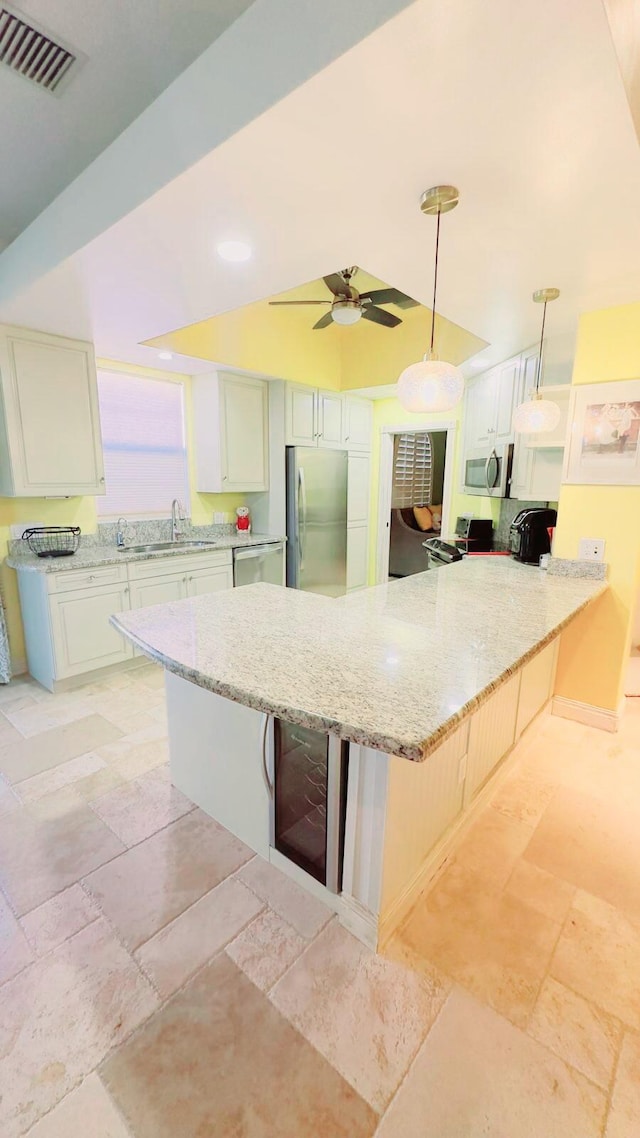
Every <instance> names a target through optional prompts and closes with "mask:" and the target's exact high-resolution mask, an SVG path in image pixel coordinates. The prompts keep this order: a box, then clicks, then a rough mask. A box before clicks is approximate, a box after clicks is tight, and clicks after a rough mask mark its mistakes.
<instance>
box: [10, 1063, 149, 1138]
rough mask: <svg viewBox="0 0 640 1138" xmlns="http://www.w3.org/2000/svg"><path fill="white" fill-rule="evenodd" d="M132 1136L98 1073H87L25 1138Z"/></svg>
mask: <svg viewBox="0 0 640 1138" xmlns="http://www.w3.org/2000/svg"><path fill="white" fill-rule="evenodd" d="M82 1136H86V1138H133V1136H132V1135H131V1131H130V1130H129V1128H128V1126H126V1124H125V1122H124V1119H123V1118H122V1115H121V1114H120V1112H119V1111H118V1110H116V1108H115V1106H114V1104H113V1101H112V1099H111V1098H110V1096H109V1095H108V1093H107V1091H106V1090H105V1089H104V1086H103V1085H102V1082H101V1080H100V1079H99V1077H98V1075H95V1074H94V1075H89V1077H88V1078H87V1079H85V1080H84V1082H83V1083H80V1086H79V1087H76V1089H75V1090H73V1091H71V1093H70V1094H68V1095H67V1096H66V1098H63V1100H62V1102H60V1103H58V1105H57V1106H55V1107H54V1108H53V1110H52V1111H51V1113H50V1114H47V1116H46V1117H45V1118H42V1119H41V1120H40V1122H36V1124H35V1126H33V1127H32V1128H31V1130H30V1131H29V1133H28V1135H27V1138H82Z"/></svg>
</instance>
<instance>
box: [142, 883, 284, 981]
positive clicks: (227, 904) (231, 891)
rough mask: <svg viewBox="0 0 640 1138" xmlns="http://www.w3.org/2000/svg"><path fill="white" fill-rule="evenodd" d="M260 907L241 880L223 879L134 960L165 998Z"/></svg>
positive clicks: (157, 935) (228, 939) (212, 954)
mask: <svg viewBox="0 0 640 1138" xmlns="http://www.w3.org/2000/svg"><path fill="white" fill-rule="evenodd" d="M262 906H263V902H262V901H260V900H259V899H258V898H257V897H256V895H255V893H252V892H251V890H250V889H247V887H246V885H243V884H242V882H241V881H239V880H238V879H237V878H231V879H227V880H226V881H223V882H222V883H221V884H220V885H218V886H217V887H216V888H215V889H212V890H211V892H210V893H206V894H205V896H204V897H201V898H200V900H199V901H196V903H195V905H192V906H191V908H189V909H186V910H185V912H184V913H180V915H179V916H178V917H176V919H175V920H174V921H172V922H171V924H170V925H166V926H165V928H163V929H161V930H160V932H159V933H156V935H155V936H153V937H151V940H148V941H147V942H146V944H143V945H142V947H141V948H139V949H138V951H137V952H136V959H137V960H138V961H139V962H140V964H141V965H142V967H143V969H144V970H145V972H146V973H147V975H148V976H150V977H151V979H152V981H153V983H154V984H155V985H156V988H157V989H158V991H159V992H160V995H161V996H162V997H163V999H167V998H168V997H169V996H172V995H173V993H174V992H175V991H176V990H177V989H178V988H180V987H182V985H183V984H184V982H185V980H188V979H189V977H190V976H192V975H193V973H194V972H196V971H197V970H198V968H202V966H203V964H206V963H207V961H208V960H211V958H212V956H215V955H216V953H217V952H219V951H220V949H221V948H224V946H225V945H226V944H228V942H229V941H230V940H232V939H233V938H234V937H235V936H236V935H237V934H238V932H239V931H240V930H241V929H243V928H244V927H245V925H247V924H248V923H249V921H252V920H253V918H254V917H255V916H256V915H257V914H258V913H259V912H260V911H261V909H262Z"/></svg>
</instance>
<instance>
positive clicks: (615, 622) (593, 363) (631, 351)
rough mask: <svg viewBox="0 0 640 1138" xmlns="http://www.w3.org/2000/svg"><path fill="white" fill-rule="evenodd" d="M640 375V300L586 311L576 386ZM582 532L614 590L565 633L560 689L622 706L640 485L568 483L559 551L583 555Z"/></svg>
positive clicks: (639, 568)
mask: <svg viewBox="0 0 640 1138" xmlns="http://www.w3.org/2000/svg"><path fill="white" fill-rule="evenodd" d="M638 377H640V303H636V304H627V305H623V306H620V307H616V308H608V309H601V310H599V311H597V312H588V313H585V314H584V315H583V316H582V317H581V319H580V323H579V328H578V340H577V345H576V358H575V363H574V370H573V383H574V384H585V383H604V382H608V381H614V380H620V379H637V378H638ZM581 537H602V538H604V540H605V553H604V559H605V561H606V562H607V565H608V567H609V568H608V580H609V589H608V590H607V592H606V593H605V594H604V595H603V596H602V597H600V598H599V599H598V600H597V601H595V602H594V604H593V605H591V606H590V607H589V609H588V610H587V611H586V612H585V613H583V614H581V615H580V616H579V617H577V618H576V620H574V621H573V623H572V624H571V625H570V626H569V628H568V629H567V630H566V632H565V633H564V634H563V637H562V647H561V650H560V655H559V659H558V672H557V678H556V694H558V695H561V696H564V697H566V698H568V699H574V700H578V701H580V702H582V703H588V704H592V705H594V706H596V707H601V708H604V709H606V710H609V711H614V712H615V711H617V710H618V708H619V706H620V702H621V700H622V697H623V694H624V690H623V689H624V674H625V668H626V665H627V658H628V656H629V651H630V646H631V634H632V623H633V616H634V612H635V605H636V601H637V597H638V590H639V588H640V486H573V485H572V486H563V487H562V490H561V493H560V501H559V504H558V524H557V527H556V532H555V536H554V547H553V551H554V554H555V555H556V556H559V557H577V556H578V541H579V539H580V538H581Z"/></svg>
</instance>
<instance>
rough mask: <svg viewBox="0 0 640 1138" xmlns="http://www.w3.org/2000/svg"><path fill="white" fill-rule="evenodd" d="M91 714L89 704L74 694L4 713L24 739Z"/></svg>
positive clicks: (91, 710)
mask: <svg viewBox="0 0 640 1138" xmlns="http://www.w3.org/2000/svg"><path fill="white" fill-rule="evenodd" d="M92 714H93V708H92V707H91V706H90V704H88V703H87V702H86V701H85V700H84V699H83V698H82V696H79V695H78V694H75V693H71V694H69V695H59V696H58V697H57V698H56V699H52V700H49V701H47V702H42V703H34V704H29V706H28V707H22V708H19V709H16V710H11V711H8V712H6V716H7V719H8V720H9V722H10V723H12V724H13V726H14V727H16V728H17V730H18V731H19V732H20V734H21V735H23V736H24V737H25V738H29V737H30V736H32V735H39V734H41V732H43V731H50V730H51V728H52V727H61V726H62V725H63V724H65V723H73V722H74V721H75V720H76V719H86V717H87V716H89V715H92Z"/></svg>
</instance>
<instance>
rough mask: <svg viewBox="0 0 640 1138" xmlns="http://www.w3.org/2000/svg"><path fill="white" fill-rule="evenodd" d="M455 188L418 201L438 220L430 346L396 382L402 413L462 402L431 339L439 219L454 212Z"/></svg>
mask: <svg viewBox="0 0 640 1138" xmlns="http://www.w3.org/2000/svg"><path fill="white" fill-rule="evenodd" d="M458 197H459V195H458V191H457V189H456V188H455V186H434V187H433V188H432V189H431V190H426V191H425V193H424V194H423V195H422V197H421V199H420V209H421V210H422V212H423V213H427V214H429V215H431V216H435V217H437V219H438V224H437V229H436V256H435V266H434V274H433V304H432V307H431V346H430V350H429V354H428V355H426V356H425V357H424V358H423V359H422V360H420V361H419V362H418V363H415V364H410V365H409V367H406V368H405V369H404V371H403V372H402V374H401V375H400V378H399V379H398V386H397V396H398V401H399V402H400V403H401V405H402V406H403V407H404V409H405V411H413V412H414V413H416V412H417V413H422V414H424V413H425V412H427V413H428V412H431V411H450V410H451V408H452V407H455V406H456V403H459V402H460V400H461V399H462V393H463V391H464V379H463V376H462V372H461V371H460V369H459V368H457V367H455V366H454V365H453V364H448V363H445V362H444V360H438V359H436V357H435V352H434V350H433V348H434V336H435V325H436V293H437V288H438V250H439V246H440V215H441V214H443V213H448V212H449V210H451V209H455V207H456V206H457V204H458Z"/></svg>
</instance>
